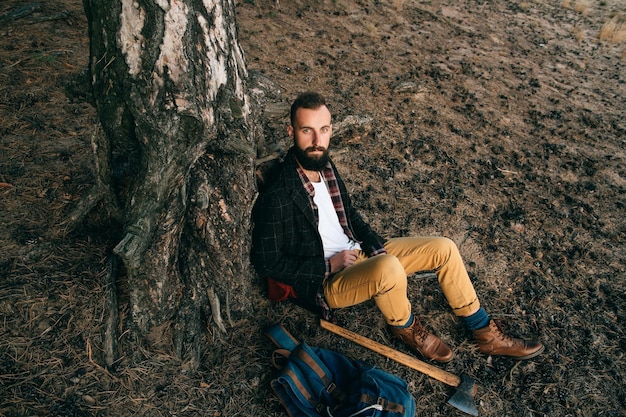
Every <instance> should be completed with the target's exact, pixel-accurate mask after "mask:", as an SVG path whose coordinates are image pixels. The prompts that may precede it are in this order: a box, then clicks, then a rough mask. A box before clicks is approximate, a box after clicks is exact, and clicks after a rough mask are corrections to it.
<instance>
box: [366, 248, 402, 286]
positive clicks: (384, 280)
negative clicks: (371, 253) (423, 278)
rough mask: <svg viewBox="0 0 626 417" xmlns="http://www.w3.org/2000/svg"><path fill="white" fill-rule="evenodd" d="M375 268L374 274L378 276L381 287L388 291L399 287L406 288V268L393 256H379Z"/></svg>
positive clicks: (376, 258)
mask: <svg viewBox="0 0 626 417" xmlns="http://www.w3.org/2000/svg"><path fill="white" fill-rule="evenodd" d="M373 259H375V260H376V262H375V264H376V265H375V267H374V268H373V270H372V273H374V274H376V276H377V278H378V281H379V285H380V286H381V287H382V288H385V289H387V290H389V289H391V288H394V287H396V286H398V285H400V286H401V287H406V272H405V271H404V267H403V266H402V264H401V263H400V261H399V260H398V258H396V257H395V256H393V255H389V254H384V255H378V256H376V257H375V258H373Z"/></svg>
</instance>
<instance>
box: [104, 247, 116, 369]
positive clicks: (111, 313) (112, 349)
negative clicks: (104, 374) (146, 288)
mask: <svg viewBox="0 0 626 417" xmlns="http://www.w3.org/2000/svg"><path fill="white" fill-rule="evenodd" d="M119 261H120V260H119V258H118V257H117V256H115V255H113V256H111V257H110V258H109V260H108V262H107V273H106V275H105V277H104V293H105V310H106V311H105V314H106V321H105V331H104V341H103V349H104V362H105V364H106V366H107V368H111V367H112V366H113V364H114V363H115V361H116V358H117V355H116V351H117V324H118V320H119V313H118V301H117V285H116V284H115V278H116V277H117V271H118V267H119Z"/></svg>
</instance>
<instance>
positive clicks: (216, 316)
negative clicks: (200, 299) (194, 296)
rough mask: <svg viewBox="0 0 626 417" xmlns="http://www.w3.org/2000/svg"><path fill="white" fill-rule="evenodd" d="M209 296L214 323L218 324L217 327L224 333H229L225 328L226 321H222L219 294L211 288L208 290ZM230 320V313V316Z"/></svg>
mask: <svg viewBox="0 0 626 417" xmlns="http://www.w3.org/2000/svg"><path fill="white" fill-rule="evenodd" d="M207 295H208V297H209V304H210V305H211V314H212V316H213V321H214V322H215V324H217V327H218V328H219V329H220V331H221V332H222V333H228V332H227V331H226V327H225V326H224V321H223V320H222V313H221V312H220V299H219V298H218V296H217V294H215V290H213V287H210V288H209V289H208V290H207ZM228 316H229V320H230V313H229V314H228Z"/></svg>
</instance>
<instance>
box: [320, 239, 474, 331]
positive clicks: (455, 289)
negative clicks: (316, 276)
mask: <svg viewBox="0 0 626 417" xmlns="http://www.w3.org/2000/svg"><path fill="white" fill-rule="evenodd" d="M385 249H386V250H387V254H385V255H378V256H375V257H373V258H368V257H367V256H366V255H365V254H364V253H360V254H359V258H358V260H357V262H356V263H355V264H354V265H351V266H349V267H347V268H345V269H343V270H341V271H339V272H338V273H336V274H335V275H332V276H331V277H330V278H329V279H328V280H327V281H326V284H325V286H324V295H325V297H326V301H327V303H328V305H329V306H330V307H331V308H343V307H349V306H353V305H355V304H359V303H362V302H364V301H367V300H370V299H372V298H373V299H374V301H375V302H376V305H377V306H378V308H379V309H380V311H381V313H382V314H383V317H384V318H385V320H386V321H387V323H388V324H390V325H392V326H399V325H404V324H406V323H407V321H408V320H409V318H410V315H411V303H410V301H409V299H408V297H407V275H411V274H414V273H415V272H419V271H434V272H435V273H436V274H437V279H438V281H439V286H440V287H441V291H442V292H443V295H444V296H445V297H446V300H447V301H448V304H449V305H450V307H451V308H452V311H453V312H454V314H456V315H457V316H461V317H463V316H469V315H471V314H473V313H475V312H476V311H478V309H479V307H480V302H479V301H478V297H477V296H476V291H475V290H474V286H473V285H472V282H471V281H470V279H469V276H468V274H467V270H466V269H465V265H464V264H463V260H462V259H461V255H460V253H459V250H458V248H457V247H456V244H455V243H454V242H453V241H452V240H450V239H448V238H445V237H404V238H394V239H390V240H389V241H387V243H386V244H385Z"/></svg>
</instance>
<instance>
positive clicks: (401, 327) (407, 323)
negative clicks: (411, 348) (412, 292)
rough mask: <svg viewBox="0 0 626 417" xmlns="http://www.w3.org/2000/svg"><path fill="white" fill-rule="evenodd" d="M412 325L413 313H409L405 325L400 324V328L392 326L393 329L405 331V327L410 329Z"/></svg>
mask: <svg viewBox="0 0 626 417" xmlns="http://www.w3.org/2000/svg"><path fill="white" fill-rule="evenodd" d="M412 324H413V313H411V316H410V317H409V321H407V322H406V323H405V324H402V325H400V326H393V327H396V328H398V329H406V328H407V327H411V325H412Z"/></svg>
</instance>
